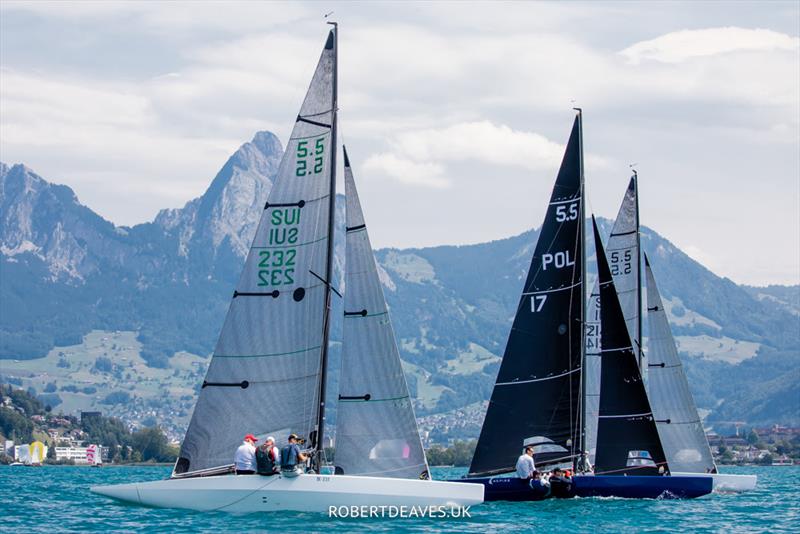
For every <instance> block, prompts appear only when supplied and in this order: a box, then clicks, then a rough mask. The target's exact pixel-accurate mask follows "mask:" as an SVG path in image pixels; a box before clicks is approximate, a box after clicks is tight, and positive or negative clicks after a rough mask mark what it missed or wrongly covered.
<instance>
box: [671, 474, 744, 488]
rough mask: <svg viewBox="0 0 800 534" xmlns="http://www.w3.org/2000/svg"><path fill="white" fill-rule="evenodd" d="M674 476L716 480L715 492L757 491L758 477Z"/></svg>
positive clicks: (720, 475) (722, 475) (718, 475)
mask: <svg viewBox="0 0 800 534" xmlns="http://www.w3.org/2000/svg"><path fill="white" fill-rule="evenodd" d="M672 475H673V476H678V477H680V476H685V477H688V476H692V477H702V476H706V477H711V478H713V479H714V491H717V492H742V491H752V490H754V489H756V480H757V477H756V475H728V474H723V473H672Z"/></svg>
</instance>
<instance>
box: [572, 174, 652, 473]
mask: <svg viewBox="0 0 800 534" xmlns="http://www.w3.org/2000/svg"><path fill="white" fill-rule="evenodd" d="M606 250H607V251H608V252H609V254H608V258H607V259H608V260H609V263H610V265H609V267H610V269H611V275H612V277H613V278H614V286H615V287H616V289H617V297H618V298H619V304H620V307H621V308H622V315H623V316H624V317H625V324H626V325H627V327H628V334H629V335H630V337H631V340H633V351H634V354H636V357H637V361H638V362H639V364H640V366H641V370H642V376H644V377H646V376H647V362H646V360H644V351H642V350H640V349H641V347H639V343H640V340H641V299H642V292H641V286H640V278H641V276H640V269H639V257H640V252H639V250H640V249H639V201H638V188H637V176H636V174H635V173H634V175H633V176H632V177H631V180H630V182H629V183H628V189H626V191H625V196H624V197H623V199H622V204H621V205H620V207H619V212H618V213H617V219H616V221H615V222H614V227H613V228H612V230H611V236H610V237H609V238H608V245H607V247H606ZM600 326H601V325H600V287H599V285H598V282H597V281H596V282H595V284H594V288H593V289H592V292H591V293H590V295H589V304H588V308H587V311H586V364H585V368H584V373H583V377H584V380H585V382H586V450H588V451H589V461H590V462H591V463H594V456H595V448H596V445H597V416H598V414H599V412H598V410H599V407H600V348H601V343H600V337H601V333H600Z"/></svg>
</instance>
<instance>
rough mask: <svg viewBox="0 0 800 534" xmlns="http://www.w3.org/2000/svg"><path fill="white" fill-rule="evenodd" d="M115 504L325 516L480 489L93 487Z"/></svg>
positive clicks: (366, 480) (207, 484)
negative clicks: (333, 510)
mask: <svg viewBox="0 0 800 534" xmlns="http://www.w3.org/2000/svg"><path fill="white" fill-rule="evenodd" d="M92 491H93V492H94V493H98V494H100V495H105V496H107V497H111V498H114V499H117V500H120V501H126V502H129V503H133V504H139V505H143V506H153V507H158V508H184V509H188V510H197V511H212V510H216V511H225V512H238V513H250V512H276V511H286V510H291V511H297V512H321V513H328V512H330V509H331V507H333V508H338V507H342V506H378V507H380V506H407V507H412V506H415V507H425V506H428V507H448V508H449V507H459V506H472V505H475V504H480V503H482V502H483V486H480V485H476V484H461V483H456V482H440V481H432V480H410V479H395V478H391V479H390V478H382V477H365V476H347V475H310V474H304V475H300V476H297V477H294V478H286V477H283V476H281V475H273V476H268V477H265V476H259V475H220V476H211V477H197V478H187V479H169V480H158V481H154V482H140V483H132V484H119V485H116V486H98V487H93V488H92Z"/></svg>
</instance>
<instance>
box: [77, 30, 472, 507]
mask: <svg viewBox="0 0 800 534" xmlns="http://www.w3.org/2000/svg"><path fill="white" fill-rule="evenodd" d="M333 26H334V28H333V29H332V30H331V32H330V33H329V34H328V38H327V40H326V43H325V46H324V49H323V51H322V55H321V57H320V60H319V63H318V64H317V68H316V70H315V72H314V76H313V78H312V81H311V85H310V88H309V90H308V92H307V94H306V97H305V99H304V101H303V104H302V106H301V108H300V112H299V114H298V115H297V120H296V122H295V125H294V128H293V130H292V134H291V137H290V139H289V142H288V144H287V147H286V151H285V153H284V155H283V158H282V160H281V164H280V166H279V169H278V173H277V176H276V178H275V180H274V184H273V186H272V190H271V191H270V194H269V198H268V200H267V203H266V205H265V206H264V213H263V215H262V217H261V221H260V223H259V226H258V228H257V230H256V234H255V238H254V241H253V245H252V247H251V248H250V251H249V253H248V255H247V259H246V261H245V266H244V270H243V272H242V275H241V278H240V280H239V282H238V284H237V286H236V289H235V290H234V292H233V298H232V300H231V304H230V308H229V310H228V314H227V317H226V318H225V322H224V324H223V327H222V332H221V333H220V338H219V341H218V343H217V346H216V348H215V350H214V354H213V357H212V359H211V362H210V364H209V368H208V372H207V375H206V378H205V380H204V381H203V384H202V388H201V390H200V394H199V397H198V400H197V404H196V406H195V410H194V413H193V415H192V419H191V421H190V423H189V428H188V429H187V432H186V436H185V438H184V440H183V443H182V445H181V450H180V453H179V457H178V460H177V462H176V463H175V467H174V469H173V473H172V476H171V477H170V478H169V479H167V480H159V481H153V482H144V483H135V484H121V485H115V486H99V487H93V488H92V491H93V492H95V493H98V494H101V495H106V496H108V497H112V498H115V499H118V500H122V501H127V502H132V503H136V504H142V505H148V506H157V507H169V508H185V509H192V510H223V511H230V512H255V511H280V510H294V511H311V512H326V511H329V510H330V507H337V506H354V505H355V506H360V505H377V506H380V505H386V506H391V505H396V506H454V505H462V506H469V505H474V504H478V503H480V502H482V501H483V489H482V488H476V487H475V486H474V485H471V484H459V483H452V482H445V481H431V480H421V479H420V477H419V475H418V474H415V473H418V470H419V472H421V471H422V470H424V471H426V470H427V466H426V465H424V464H425V462H424V454H422V455H421V456H420V452H421V445H420V446H419V450H417V448H416V445H417V442H418V441H419V437H418V435H417V437H416V442H415V441H414V439H413V436H412V435H411V432H412V428H411V427H410V426H409V425H408V421H407V419H403V417H406V418H407V417H408V411H407V410H406V411H403V410H405V406H406V405H404V404H402V402H403V399H399V398H394V397H389V396H386V395H395V396H398V394H399V396H402V394H403V390H402V387H400V381H399V380H398V377H397V376H396V375H395V374H390V373H391V371H392V369H394V368H393V367H391V366H392V365H394V363H397V365H399V361H398V362H394V360H393V358H394V356H395V354H396V353H391V346H390V344H389V341H391V343H394V337H393V333H392V331H391V325H390V324H389V323H388V316H381V317H378V316H375V314H374V313H373V310H375V313H381V312H380V310H381V309H383V310H385V303H384V304H383V307H382V308H381V300H382V298H383V294H382V293H381V292H380V286H378V288H377V291H376V290H375V288H374V287H373V282H374V280H373V279H372V276H371V274H369V273H367V274H365V275H364V277H363V278H362V279H360V280H359V278H358V276H357V275H356V274H355V273H356V271H354V270H353V266H351V267H350V270H349V271H348V273H349V274H350V275H351V276H350V278H351V279H352V284H353V288H354V289H353V291H354V295H353V296H350V297H346V299H345V303H346V304H347V305H350V306H355V307H358V306H361V307H362V308H361V309H360V310H357V313H363V310H366V314H363V315H361V316H360V318H359V319H353V321H359V323H358V324H360V326H355V325H356V323H355V322H354V323H353V324H354V326H353V327H352V328H349V329H346V337H345V339H344V345H345V346H344V349H343V350H344V355H345V362H346V365H347V366H348V367H346V368H345V369H344V370H343V371H344V372H345V381H344V383H343V387H353V388H354V389H356V388H357V389H358V391H355V392H348V394H347V395H340V403H341V402H346V401H350V400H353V401H355V400H357V399H354V398H348V397H358V396H361V401H363V402H362V404H360V405H359V407H358V408H355V407H354V408H353V409H354V410H357V409H361V410H363V412H362V413H348V410H347V409H345V413H344V417H345V421H344V422H340V425H339V432H340V439H344V442H345V443H348V441H349V442H350V443H352V442H353V441H355V439H354V438H356V436H357V433H358V432H362V431H364V430H365V428H364V427H363V425H364V424H365V422H366V421H368V420H369V418H370V417H376V416H381V415H382V414H383V413H384V412H382V411H381V408H375V406H380V405H384V407H385V408H387V409H394V412H393V414H392V415H391V417H387V419H386V420H385V421H374V422H373V425H372V427H373V428H368V429H367V430H368V432H367V433H368V434H370V435H369V436H368V438H369V439H365V440H364V442H363V443H364V444H366V447H368V449H366V450H365V449H362V448H361V447H360V445H361V444H357V445H359V446H358V447H356V448H355V450H351V451H342V450H341V447H339V448H340V451H339V454H338V456H339V458H338V459H339V460H340V461H341V462H342V466H341V467H340V469H339V472H340V473H342V474H336V473H334V474H315V473H307V474H301V475H299V476H296V477H285V476H283V475H281V474H277V475H272V476H259V475H235V474H233V466H232V465H231V461H232V458H233V454H234V451H235V450H236V448H237V446H238V445H239V440H240V439H241V438H242V436H244V435H245V434H246V433H253V434H255V435H256V437H257V438H258V439H259V440H260V441H261V440H263V439H264V438H265V437H266V436H274V437H275V438H276V440H277V443H278V445H279V446H280V445H282V444H284V443H286V442H287V439H288V436H289V435H290V434H293V433H294V434H298V435H300V436H303V437H305V438H306V442H305V443H306V446H307V452H308V454H309V455H310V456H311V458H312V462H311V463H312V467H313V469H314V470H315V471H316V472H317V473H321V472H322V467H323V464H324V461H325V458H324V454H325V452H324V443H325V441H324V431H325V398H326V384H327V360H328V345H329V343H328V338H329V333H330V322H331V321H330V320H331V317H330V315H331V314H330V311H331V299H332V294H333V293H334V292H335V293H338V291H336V290H335V288H334V287H333V285H332V282H331V280H332V276H333V231H334V213H335V210H334V206H335V204H334V203H335V196H336V146H337V145H336V131H337V111H338V107H337V55H338V53H337V51H338V45H337V37H338V27H337V26H336V24H335V23H333ZM346 163H347V168H348V169H349V161H346ZM347 175H348V176H350V179H349V180H348V181H349V182H350V187H349V189H350V191H351V192H352V194H353V195H354V197H353V198H351V199H349V200H348V205H349V207H350V211H349V213H348V221H349V224H350V229H351V232H349V234H351V235H352V234H354V233H355V231H356V230H358V228H355V227H357V226H359V224H358V223H357V222H356V221H358V220H361V221H362V222H361V224H360V225H362V226H363V217H362V215H361V212H360V206H359V204H358V201H357V197H355V189H354V187H353V185H354V184H353V182H352V174H349V171H348V173H347ZM363 228H364V229H365V228H366V227H365V226H363ZM357 239H359V240H360V241H358V240H357ZM348 241H349V244H348V248H349V249H350V252H352V254H349V255H350V256H352V257H353V258H354V261H355V262H356V268H358V266H359V265H360V266H361V268H365V267H368V266H369V262H370V261H372V266H371V268H372V269H375V266H374V258H373V257H372V251H371V249H368V247H369V241H368V239H367V238H366V232H365V231H364V233H363V235H362V236H360V237H359V238H356V237H355V235H352V237H350V236H348ZM359 262H360V263H359ZM347 292H348V291H347V287H345V293H347ZM379 294H380V295H379ZM379 296H380V298H379ZM345 311H346V313H349V312H354V311H353V310H352V309H348V308H345ZM354 313H356V312H354ZM350 317H352V316H349V315H346V316H345V323H347V321H348V320H349V318H350ZM381 321H386V323H381ZM387 325H388V328H387ZM351 344H352V345H354V347H353V348H351V347H350V346H349V345H351ZM378 349H380V350H383V351H385V350H387V349H388V350H389V351H390V354H389V355H386V354H385V353H384V354H382V355H381V358H382V359H381V361H382V362H383V363H384V364H385V366H383V367H381V365H376V362H370V363H371V366H370V367H365V368H364V372H363V373H362V374H361V375H358V374H357V373H354V372H352V370H351V368H350V365H351V362H356V365H357V362H358V360H359V359H364V358H366V357H367V355H368V352H369V351H372V350H378ZM395 350H396V347H395ZM374 354H375V353H373V355H374ZM387 366H388V367H387ZM384 372H387V373H389V374H387V375H385V376H384V375H383V374H382V373H384ZM379 375H380V376H379ZM403 380H404V379H403ZM402 384H403V385H405V382H404V381H403V382H402ZM407 392H408V390H407V387H406V389H405V393H406V394H407ZM343 397H344V398H343ZM408 402H410V401H408ZM408 406H410V404H408ZM412 417H413V412H412ZM347 421H350V422H351V423H352V424H354V425H356V424H358V425H362V426H360V427H358V428H355V429H350V427H349V426H348V427H347V428H345V427H343V426H342V424H343V423H345V422H347ZM413 430H414V431H415V430H416V423H414V426H413ZM375 439H378V442H377V443H375V444H372V442H373V441H374V440H375ZM403 439H405V445H404V446H403V447H401V449H402V450H401V453H402V454H401V455H400V456H401V458H399V459H398V458H397V456H396V455H394V448H393V447H394V446H395V445H396V444H397V443H396V442H397V441H398V440H403ZM371 444H372V445H371ZM370 445H371V446H370ZM405 446H408V448H409V450H408V453H407V454H405V453H406V450H405ZM354 447H355V446H354ZM365 454H366V456H367V458H364V455H365ZM395 467H397V468H398V470H397V471H393V472H390V471H391V470H392V469H394V468H395ZM401 467H402V468H403V469H400V468H401ZM371 469H372V471H370V470H371ZM368 473H376V474H379V475H381V476H370V475H368ZM411 474H415V475H414V477H413V478H411V477H410V475H411ZM407 477H408V478H407Z"/></svg>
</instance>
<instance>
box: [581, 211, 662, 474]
mask: <svg viewBox="0 0 800 534" xmlns="http://www.w3.org/2000/svg"><path fill="white" fill-rule="evenodd" d="M592 223H593V226H594V239H595V247H596V250H597V271H598V279H599V285H600V322H601V327H600V331H601V334H600V335H601V341H600V343H601V347H602V349H601V357H600V359H601V372H600V409H599V416H598V424H597V452H596V456H595V473H596V474H603V475H625V474H637V475H657V474H660V473H664V472H668V471H669V467H668V465H667V460H666V457H665V455H664V450H663V448H662V446H661V440H660V439H659V435H658V429H657V428H656V422H655V418H654V417H653V412H652V410H651V408H650V402H649V400H648V398H647V392H646V391H645V387H644V382H643V380H642V374H641V372H640V370H639V364H638V362H637V360H636V353H635V352H634V350H633V343H632V341H631V336H630V334H629V332H628V327H627V326H626V324H625V316H624V315H623V312H622V307H621V306H620V302H619V298H618V297H617V290H616V288H615V286H614V279H613V277H612V274H611V270H610V268H609V265H608V260H607V259H606V253H605V250H604V249H603V243H602V241H601V238H600V231H599V230H598V228H597V223H596V222H595V221H594V219H592Z"/></svg>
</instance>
